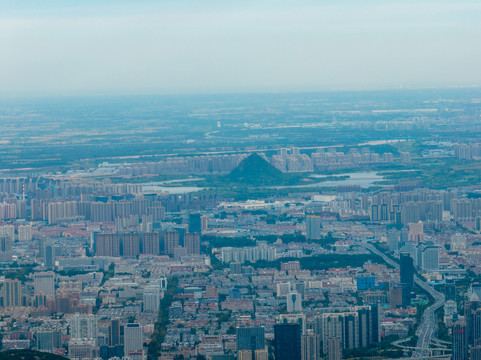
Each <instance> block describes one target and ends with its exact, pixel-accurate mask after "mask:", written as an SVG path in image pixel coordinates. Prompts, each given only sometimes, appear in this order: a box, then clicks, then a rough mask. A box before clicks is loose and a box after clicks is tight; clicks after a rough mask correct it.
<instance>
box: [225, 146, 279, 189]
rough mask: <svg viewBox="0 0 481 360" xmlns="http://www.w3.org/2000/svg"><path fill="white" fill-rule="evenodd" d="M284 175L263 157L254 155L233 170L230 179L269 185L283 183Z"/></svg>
mask: <svg viewBox="0 0 481 360" xmlns="http://www.w3.org/2000/svg"><path fill="white" fill-rule="evenodd" d="M283 175H284V174H283V172H282V171H280V170H279V169H277V168H276V167H274V166H272V165H271V164H269V163H268V162H267V161H266V160H265V159H264V158H263V157H262V156H260V155H258V154H256V153H253V154H251V155H249V156H248V157H246V158H245V159H243V160H242V161H241V162H240V163H239V165H237V167H236V168H235V169H234V170H232V172H231V173H230V174H229V178H230V180H232V181H235V182H249V183H252V184H267V183H276V182H280V181H282V179H283Z"/></svg>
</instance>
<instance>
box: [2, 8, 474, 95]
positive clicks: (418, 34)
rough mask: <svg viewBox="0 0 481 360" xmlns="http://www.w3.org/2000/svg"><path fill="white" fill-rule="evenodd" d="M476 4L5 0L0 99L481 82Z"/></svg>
mask: <svg viewBox="0 0 481 360" xmlns="http://www.w3.org/2000/svg"><path fill="white" fill-rule="evenodd" d="M480 19H481V1H463V0H460V1H443V0H433V1H422V0H418V1H409V0H408V1H387V0H386V1H381V0H379V1H374V0H352V1H344V0H338V1H323V0H317V1H314V0H312V1H310V0H296V1H294V0H292V1H290V0H285V1H283V0H275V1H263V0H259V1H250V0H248V1H228V0H222V1H221V0H219V1H214V0H206V1H202V0H196V1H194V0H192V1H190V0H185V1H184V0H161V1H153V0H152V1H123V0H117V1H115V0H111V1H101V0H95V1H94V0H82V1H65V0H57V1H52V0H42V1H38V0H22V1H18V0H2V1H1V2H0V54H1V55H0V94H2V95H4V94H7V95H8V94H29V95H42V94H53V95H56V94H89V93H92V94H97V93H98V94H102V93H205V92H246V91H253V92H255V91H315V90H329V89H335V90H341V89H382V88H400V87H449V86H471V85H477V84H481V67H480V65H479V64H480V59H481V46H480V39H481V21H480Z"/></svg>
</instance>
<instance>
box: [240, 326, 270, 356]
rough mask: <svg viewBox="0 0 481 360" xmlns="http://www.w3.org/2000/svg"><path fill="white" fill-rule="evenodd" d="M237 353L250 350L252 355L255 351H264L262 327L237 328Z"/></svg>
mask: <svg viewBox="0 0 481 360" xmlns="http://www.w3.org/2000/svg"><path fill="white" fill-rule="evenodd" d="M236 335H237V336H236V338H237V351H240V350H250V351H252V353H254V351H256V350H261V349H264V347H265V345H266V344H265V339H264V328H263V327H246V328H237V330H236Z"/></svg>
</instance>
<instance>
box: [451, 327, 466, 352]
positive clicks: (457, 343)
mask: <svg viewBox="0 0 481 360" xmlns="http://www.w3.org/2000/svg"><path fill="white" fill-rule="evenodd" d="M466 335H467V334H466V324H465V323H464V322H457V323H455V324H454V325H453V335H452V336H453V355H452V360H468V339H467V336H466Z"/></svg>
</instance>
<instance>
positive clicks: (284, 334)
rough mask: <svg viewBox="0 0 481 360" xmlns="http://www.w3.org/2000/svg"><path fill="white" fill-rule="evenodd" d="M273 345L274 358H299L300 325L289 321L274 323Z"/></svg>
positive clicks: (288, 359) (292, 359) (293, 359)
mask: <svg viewBox="0 0 481 360" xmlns="http://www.w3.org/2000/svg"><path fill="white" fill-rule="evenodd" d="M274 347H275V349H274V355H275V359H276V360H301V326H300V325H299V324H289V323H284V324H276V325H275V326H274Z"/></svg>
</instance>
